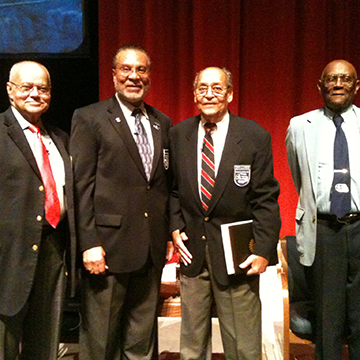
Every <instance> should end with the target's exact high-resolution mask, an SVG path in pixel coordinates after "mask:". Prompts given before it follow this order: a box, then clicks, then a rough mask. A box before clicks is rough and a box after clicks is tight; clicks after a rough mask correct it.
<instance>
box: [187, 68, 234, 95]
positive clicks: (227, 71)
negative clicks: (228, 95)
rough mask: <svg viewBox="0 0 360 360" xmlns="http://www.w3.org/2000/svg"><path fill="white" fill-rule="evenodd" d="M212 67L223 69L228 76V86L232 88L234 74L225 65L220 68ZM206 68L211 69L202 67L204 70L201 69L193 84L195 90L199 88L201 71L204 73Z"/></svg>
mask: <svg viewBox="0 0 360 360" xmlns="http://www.w3.org/2000/svg"><path fill="white" fill-rule="evenodd" d="M211 67H212V68H214V69H219V70H221V71H222V72H223V73H224V74H225V76H226V85H227V87H228V88H229V89H232V88H233V81H232V74H231V72H230V71H229V70H228V69H227V68H225V67H223V68H219V67H217V66H211ZM206 69H209V68H205V69H202V70H200V71H199V72H198V73H197V74H196V76H195V80H194V84H193V86H194V90H195V89H196V88H197V86H198V83H199V77H200V75H201V73H202V72H203V71H204V70H206Z"/></svg>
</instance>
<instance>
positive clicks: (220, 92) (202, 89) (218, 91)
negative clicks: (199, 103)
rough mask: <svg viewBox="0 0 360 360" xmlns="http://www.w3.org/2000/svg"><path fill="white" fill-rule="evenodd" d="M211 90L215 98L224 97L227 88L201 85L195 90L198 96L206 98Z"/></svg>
mask: <svg viewBox="0 0 360 360" xmlns="http://www.w3.org/2000/svg"><path fill="white" fill-rule="evenodd" d="M209 89H210V91H211V93H212V94H213V95H214V96H224V94H225V92H226V90H227V88H223V87H221V86H220V85H212V86H206V85H201V86H199V87H198V88H196V90H195V91H196V95H198V96H206V95H207V93H208V92H209Z"/></svg>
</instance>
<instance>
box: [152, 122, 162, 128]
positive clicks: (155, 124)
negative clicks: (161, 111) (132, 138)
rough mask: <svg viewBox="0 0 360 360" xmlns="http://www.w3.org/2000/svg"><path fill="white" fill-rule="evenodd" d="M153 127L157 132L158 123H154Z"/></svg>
mask: <svg viewBox="0 0 360 360" xmlns="http://www.w3.org/2000/svg"><path fill="white" fill-rule="evenodd" d="M153 127H154V128H155V129H156V130H159V129H160V124H159V123H157V122H156V123H154V125H153Z"/></svg>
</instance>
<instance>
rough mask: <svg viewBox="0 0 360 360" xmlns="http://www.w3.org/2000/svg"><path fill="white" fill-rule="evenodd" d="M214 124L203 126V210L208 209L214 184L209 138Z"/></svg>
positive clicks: (211, 150)
mask: <svg viewBox="0 0 360 360" xmlns="http://www.w3.org/2000/svg"><path fill="white" fill-rule="evenodd" d="M215 128H216V124H213V123H206V124H205V136H204V141H203V147H202V155H201V158H202V160H201V203H202V206H203V208H204V209H205V210H208V209H209V204H210V200H211V196H212V191H213V189H214V184H215V154H214V143H213V139H212V137H211V135H212V133H213V132H214V130H215Z"/></svg>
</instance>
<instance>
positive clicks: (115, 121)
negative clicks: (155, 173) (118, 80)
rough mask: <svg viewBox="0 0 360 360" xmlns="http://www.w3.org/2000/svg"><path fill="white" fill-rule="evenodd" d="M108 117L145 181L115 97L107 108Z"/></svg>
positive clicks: (137, 154) (138, 155) (129, 132)
mask: <svg viewBox="0 0 360 360" xmlns="http://www.w3.org/2000/svg"><path fill="white" fill-rule="evenodd" d="M108 115H109V116H108V120H109V121H110V123H111V125H112V126H113V127H114V129H115V130H116V131H117V133H118V134H119V136H120V137H121V139H122V140H123V142H124V144H125V146H126V147H127V149H128V151H129V154H130V155H131V157H132V158H133V160H134V162H135V164H136V166H137V167H138V168H139V171H140V172H141V174H142V175H143V176H144V178H145V179H146V174H145V169H144V166H143V163H142V160H141V157H140V154H139V150H138V148H137V145H136V143H135V141H134V138H133V136H132V134H131V131H130V128H129V126H128V124H127V121H126V119H125V116H124V114H123V112H122V111H121V108H120V105H119V103H118V102H117V99H116V97H115V96H113V97H112V98H111V103H110V105H109V107H108Z"/></svg>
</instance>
